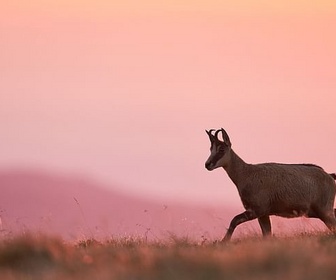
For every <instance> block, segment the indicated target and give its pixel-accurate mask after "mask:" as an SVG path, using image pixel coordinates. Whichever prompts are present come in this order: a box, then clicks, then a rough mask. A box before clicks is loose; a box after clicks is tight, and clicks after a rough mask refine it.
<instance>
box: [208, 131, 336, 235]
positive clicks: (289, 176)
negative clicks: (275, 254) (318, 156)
mask: <svg viewBox="0 0 336 280" xmlns="http://www.w3.org/2000/svg"><path fill="white" fill-rule="evenodd" d="M214 131H215V133H213V132H214ZM206 133H207V134H208V136H209V138H210V142H211V147H210V152H211V154H210V156H209V158H208V160H207V161H206V163H205V167H206V169H208V170H209V171H211V170H214V169H216V168H218V167H223V168H224V170H225V171H226V172H227V174H228V176H229V177H230V179H231V180H232V181H233V183H234V184H235V185H236V187H237V189H238V192H239V195H240V198H241V201H242V203H243V205H244V208H245V210H246V211H245V212H243V213H241V214H239V215H237V216H235V217H234V218H233V219H232V221H231V223H230V226H229V228H228V230H227V232H226V235H225V236H224V238H223V239H222V241H228V240H230V239H231V236H232V233H233V231H234V230H235V228H236V227H237V226H238V225H240V224H241V223H244V222H246V221H250V220H254V219H258V222H259V225H260V227H261V231H262V234H263V236H264V237H266V236H269V235H271V234H272V231H271V222H270V216H271V215H276V216H281V217H286V218H293V217H299V216H306V217H309V218H319V219H321V220H322V221H323V222H324V223H325V224H326V226H327V227H328V228H329V229H330V230H331V231H333V232H334V233H336V218H335V212H334V209H333V207H334V199H335V192H336V186H335V181H334V179H336V174H335V173H332V174H328V173H326V172H325V171H324V170H323V169H322V168H321V167H320V166H317V165H314V164H281V163H261V164H248V163H246V162H245V161H244V160H242V159H241V158H240V157H239V156H238V155H237V154H236V153H235V152H234V151H233V149H232V148H231V142H230V138H229V136H228V134H227V133H226V131H225V130H224V129H223V128H222V129H219V130H215V129H211V130H209V131H207V130H206ZM219 133H221V134H222V137H223V140H220V139H219V137H218V136H219Z"/></svg>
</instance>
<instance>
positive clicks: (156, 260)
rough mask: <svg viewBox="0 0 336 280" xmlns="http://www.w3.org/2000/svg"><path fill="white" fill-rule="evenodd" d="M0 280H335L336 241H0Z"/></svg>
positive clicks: (323, 237) (319, 237) (325, 237)
mask: <svg viewBox="0 0 336 280" xmlns="http://www.w3.org/2000/svg"><path fill="white" fill-rule="evenodd" d="M0 279H1V280H10V279H34V280H35V279H46V280H49V279H50V280H51V279H75V280H76V279H81V280H82V279H90V280H91V279H95V280H96V279H99V280H100V279H101V280H105V279H106V280H107V279H108V280H110V279H122V280H128V279H133V280H136V279H146V280H148V279H153V280H154V279H155V280H158V279H160V280H165V279H167V280H168V279H174V280H176V279H193V280H197V279H204V280H211V279H258V280H260V279H273V280H274V279H281V280H282V279H287V280H290V279H305V280H309V279H336V237H335V236H333V235H330V234H322V233H316V234H305V235H300V236H291V237H277V238H270V239H268V240H262V239H261V238H255V237H251V238H244V239H242V240H234V241H233V242H231V243H228V244H213V243H212V242H207V241H204V240H203V242H200V243H196V242H192V241H188V240H187V239H176V238H171V239H170V240H167V241H160V242H152V243H148V242H146V241H143V240H139V239H132V238H121V239H111V240H107V241H105V242H97V241H95V240H90V239H89V240H83V241H79V242H77V243H69V242H64V241H62V240H61V239H59V238H53V237H48V236H41V235H32V234H30V235H25V236H21V237H13V238H5V239H2V240H1V241H0Z"/></svg>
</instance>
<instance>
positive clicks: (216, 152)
mask: <svg viewBox="0 0 336 280" xmlns="http://www.w3.org/2000/svg"><path fill="white" fill-rule="evenodd" d="M213 131H215V129H210V130H209V131H207V130H206V131H205V132H206V133H207V134H208V136H209V139H210V142H211V146H210V152H211V154H210V156H209V158H208V160H207V161H206V163H205V168H206V169H208V170H209V171H211V170H214V169H216V168H218V167H224V166H226V165H227V164H228V161H229V158H230V150H231V142H230V138H229V136H228V135H227V133H226V131H225V130H224V129H223V128H221V129H218V130H217V131H215V133H214V134H213ZM220 132H221V133H222V137H223V140H220V139H219V138H218V136H219V133H220Z"/></svg>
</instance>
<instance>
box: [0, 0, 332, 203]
mask: <svg viewBox="0 0 336 280" xmlns="http://www.w3.org/2000/svg"><path fill="white" fill-rule="evenodd" d="M8 2H10V3H5V4H1V6H2V8H1V10H0V29H1V36H0V46H1V52H0V139H1V142H0V155H1V156H0V168H1V169H8V168H32V169H40V168H43V169H47V170H51V171H56V172H65V173H74V174H77V175H78V174H79V175H84V174H85V175H86V176H89V177H92V178H95V179H96V180H100V181H102V182H104V183H106V184H110V185H111V186H113V187H115V188H122V189H121V190H122V191H123V192H125V193H131V194H135V195H141V196H145V197H147V198H157V197H161V198H162V197H164V198H165V199H170V200H175V199H176V200H179V201H181V200H182V201H188V202H195V201H199V202H204V203H214V204H220V203H222V204H235V205H236V204H240V201H239V198H238V194H237V192H236V189H235V187H234V185H233V184H232V183H231V182H230V181H229V179H228V178H227V176H226V174H225V173H224V172H223V171H222V170H216V171H214V172H211V173H209V172H208V171H206V170H205V168H204V162H205V160H206V158H207V157H208V154H209V143H208V138H207V136H206V134H205V132H204V129H209V128H218V127H224V128H225V129H226V130H227V132H228V133H229V135H230V136H231V141H232V143H233V148H234V150H235V151H236V152H237V153H238V154H239V155H240V156H241V157H243V158H244V159H245V160H246V161H247V162H252V163H257V162H264V161H278V162H288V163H295V162H297V163H301V162H312V163H316V164H319V165H321V166H323V167H324V168H325V169H326V170H327V171H330V172H335V171H336V149H335V143H336V126H335V124H334V119H335V118H334V112H335V106H336V51H335V50H336V36H335V30H336V4H335V1H310V2H309V4H307V3H306V1H303V0H302V1H261V0H260V1H230V2H234V3H226V2H225V1H215V0H213V1H189V0H188V1H187V0H184V1H183V0H182V1H177V0H176V1H169V2H168V3H167V4H158V3H160V1H151V0H147V1H131V0H128V1H107V0H105V1H103V0H100V1H89V0H87V1H79V0H69V1H47V2H48V3H47V4H46V3H45V1H42V0H34V1H8ZM119 2H122V3H123V4H120V3H119Z"/></svg>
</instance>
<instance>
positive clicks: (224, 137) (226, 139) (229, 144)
mask: <svg viewBox="0 0 336 280" xmlns="http://www.w3.org/2000/svg"><path fill="white" fill-rule="evenodd" d="M220 131H221V132H222V136H223V141H224V143H225V145H226V146H228V147H231V141H230V137H229V135H228V134H227V133H226V131H225V130H224V128H221V130H220Z"/></svg>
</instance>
